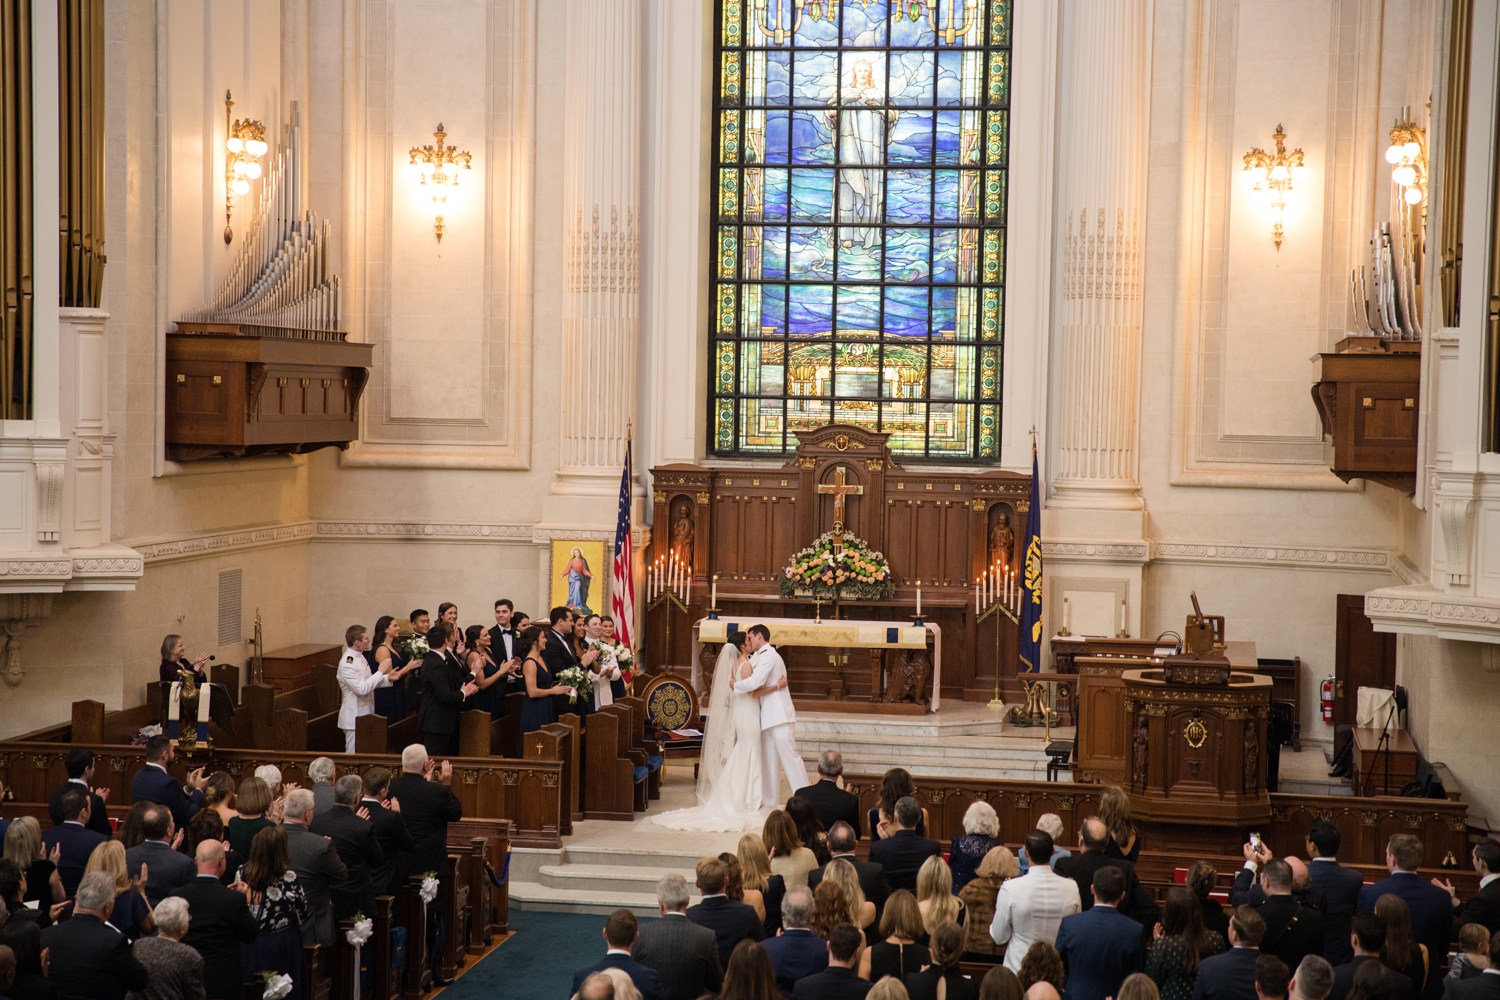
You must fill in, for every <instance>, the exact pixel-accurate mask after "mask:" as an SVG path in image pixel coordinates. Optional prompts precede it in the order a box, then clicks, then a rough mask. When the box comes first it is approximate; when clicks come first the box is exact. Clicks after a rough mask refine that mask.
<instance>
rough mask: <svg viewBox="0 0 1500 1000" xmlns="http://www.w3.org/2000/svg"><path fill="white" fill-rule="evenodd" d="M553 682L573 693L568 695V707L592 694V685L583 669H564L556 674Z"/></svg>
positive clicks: (587, 673)
mask: <svg viewBox="0 0 1500 1000" xmlns="http://www.w3.org/2000/svg"><path fill="white" fill-rule="evenodd" d="M555 680H556V681H557V683H559V684H566V685H567V686H568V687H570V688H572V689H573V693H572V694H570V695H568V704H570V705H576V704H578V699H579V698H587V697H588V696H589V695H591V694H593V693H594V685H593V682H592V681H590V680H589V672H588V671H587V670H585V669H584V668H583V667H565V668H563V669H562V670H559V671H558V672H557V676H556V678H555Z"/></svg>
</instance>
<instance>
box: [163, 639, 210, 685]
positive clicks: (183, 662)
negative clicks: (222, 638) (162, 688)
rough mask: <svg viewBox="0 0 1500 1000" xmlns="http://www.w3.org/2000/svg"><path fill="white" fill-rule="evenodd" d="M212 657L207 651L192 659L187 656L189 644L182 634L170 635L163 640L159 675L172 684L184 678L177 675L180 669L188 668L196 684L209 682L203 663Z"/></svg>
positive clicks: (164, 681)
mask: <svg viewBox="0 0 1500 1000" xmlns="http://www.w3.org/2000/svg"><path fill="white" fill-rule="evenodd" d="M210 659H211V657H210V656H209V654H207V653H199V654H198V655H197V656H196V657H194V658H193V659H192V660H191V661H189V660H188V658H187V644H186V643H185V642H183V641H182V636H180V635H169V636H166V637H165V638H163V639H162V641H161V669H160V670H159V672H158V677H159V679H160V680H161V682H162V683H163V684H168V685H170V684H172V683H173V682H174V681H179V680H181V679H182V678H180V677H179V676H177V672H178V671H179V670H186V671H188V672H189V673H191V674H192V675H193V683H194V684H207V683H208V675H207V674H206V673H204V671H203V664H205V663H207V662H208V661H209V660H210Z"/></svg>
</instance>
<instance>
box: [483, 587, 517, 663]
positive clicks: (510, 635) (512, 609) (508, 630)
mask: <svg viewBox="0 0 1500 1000" xmlns="http://www.w3.org/2000/svg"><path fill="white" fill-rule="evenodd" d="M515 613H516V604H515V602H514V601H512V600H511V599H510V598H509V597H502V598H500V600H498V601H496V602H495V624H494V625H491V626H490V652H491V654H492V655H493V656H494V658H495V662H497V663H510V662H512V661H515V662H517V663H519V662H520V659H521V656H522V654H523V653H524V652H525V650H523V649H522V648H521V644H520V643H519V642H517V641H516V640H517V639H519V638H520V633H518V632H517V631H516V630H515V629H514V628H513V627H512V625H511V617H512V616H513V615H514V614H515Z"/></svg>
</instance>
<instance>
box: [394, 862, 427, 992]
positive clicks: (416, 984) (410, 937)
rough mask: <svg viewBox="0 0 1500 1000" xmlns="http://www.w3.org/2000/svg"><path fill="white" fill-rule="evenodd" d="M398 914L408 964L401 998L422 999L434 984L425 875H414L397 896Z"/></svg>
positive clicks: (402, 981)
mask: <svg viewBox="0 0 1500 1000" xmlns="http://www.w3.org/2000/svg"><path fill="white" fill-rule="evenodd" d="M396 903H397V916H398V918H399V919H400V921H401V926H403V927H405V928H406V967H405V970H404V972H405V975H404V976H403V977H402V980H401V983H400V984H399V985H400V994H399V995H400V996H401V998H402V1000H422V997H423V995H424V994H425V993H426V992H427V990H428V988H429V987H430V986H431V985H432V963H431V962H429V961H428V960H427V904H426V903H424V902H422V876H421V875H413V876H411V877H410V878H408V879H407V880H406V884H405V885H404V886H402V887H401V892H400V894H399V895H398V896H397V898H396Z"/></svg>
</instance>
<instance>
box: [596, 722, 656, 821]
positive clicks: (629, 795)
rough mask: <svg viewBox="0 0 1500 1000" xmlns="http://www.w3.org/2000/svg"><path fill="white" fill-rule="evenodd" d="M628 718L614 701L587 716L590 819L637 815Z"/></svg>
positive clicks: (623, 818)
mask: <svg viewBox="0 0 1500 1000" xmlns="http://www.w3.org/2000/svg"><path fill="white" fill-rule="evenodd" d="M629 719H630V716H629V713H628V712H626V713H625V714H623V715H622V714H621V713H620V711H619V710H617V709H616V708H615V706H613V705H609V706H607V707H605V708H602V709H600V710H599V711H597V712H593V713H591V714H590V715H589V717H588V722H587V724H586V725H585V727H584V732H583V752H584V767H583V814H584V817H585V818H587V819H616V820H629V819H634V818H635V808H636V807H635V785H636V781H635V775H634V771H635V764H634V763H633V762H632V761H631V759H630V754H629V745H630V734H629V732H628V728H629ZM644 763H645V762H644V761H642V764H644ZM643 794H644V793H643Z"/></svg>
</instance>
